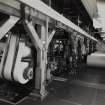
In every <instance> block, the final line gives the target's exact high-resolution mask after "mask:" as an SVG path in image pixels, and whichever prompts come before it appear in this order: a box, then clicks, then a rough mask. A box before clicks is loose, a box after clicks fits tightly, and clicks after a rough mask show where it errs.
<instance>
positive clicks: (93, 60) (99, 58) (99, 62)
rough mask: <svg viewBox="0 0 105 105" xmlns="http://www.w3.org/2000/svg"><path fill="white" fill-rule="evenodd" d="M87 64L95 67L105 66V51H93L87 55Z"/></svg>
mask: <svg viewBox="0 0 105 105" xmlns="http://www.w3.org/2000/svg"><path fill="white" fill-rule="evenodd" d="M87 65H88V66H94V67H105V53H102V52H95V53H92V54H91V55H89V56H88V57H87Z"/></svg>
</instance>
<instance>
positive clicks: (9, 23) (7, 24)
mask: <svg viewBox="0 0 105 105" xmlns="http://www.w3.org/2000/svg"><path fill="white" fill-rule="evenodd" d="M18 20H19V18H18V17H15V16H10V18H9V19H8V20H7V21H6V22H5V23H4V24H3V25H2V26H1V27H0V39H1V38H2V37H3V36H4V35H5V34H6V33H7V32H8V31H9V30H10V29H11V28H12V27H13V26H14V25H15V24H16V23H17V21H18Z"/></svg>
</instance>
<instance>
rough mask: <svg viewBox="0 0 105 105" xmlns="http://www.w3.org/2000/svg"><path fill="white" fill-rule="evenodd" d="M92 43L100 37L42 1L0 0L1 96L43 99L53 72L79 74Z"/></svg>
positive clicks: (13, 100)
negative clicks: (92, 34) (91, 33)
mask: <svg viewBox="0 0 105 105" xmlns="http://www.w3.org/2000/svg"><path fill="white" fill-rule="evenodd" d="M90 42H93V43H94V46H96V43H97V42H98V40H97V39H96V38H94V37H93V36H91V35H90V33H89V32H86V31H84V30H83V29H82V28H80V27H79V24H78V25H75V24H74V23H73V22H72V21H71V20H70V19H67V18H65V17H64V16H63V15H61V14H59V13H58V12H57V11H55V10H54V9H52V8H51V7H49V6H48V5H46V4H45V3H43V2H42V1H40V0H11V1H10V2H8V0H0V78H1V79H0V100H1V101H5V102H8V103H12V104H14V103H18V102H19V101H21V100H22V99H23V98H24V97H26V96H33V97H40V98H41V99H42V100H43V99H44V98H45V97H46V96H47V88H46V87H47V86H48V84H47V81H48V82H49V81H50V80H53V79H52V78H51V76H59V77H63V78H67V76H68V77H69V76H71V75H73V76H76V74H77V73H78V72H79V71H80V70H79V68H80V67H81V64H82V63H83V62H84V60H85V57H86V56H87V55H88V54H89V53H92V52H93V47H92V46H93V44H92V46H91V47H90V46H89V45H90V44H89V43H90ZM94 48H95V47H94ZM90 49H92V50H91V51H90Z"/></svg>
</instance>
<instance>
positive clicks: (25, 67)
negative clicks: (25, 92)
mask: <svg viewBox="0 0 105 105" xmlns="http://www.w3.org/2000/svg"><path fill="white" fill-rule="evenodd" d="M7 48H8V52H7V55H6V60H5V61H4V63H3V64H4V67H3V68H2V69H1V70H0V74H1V75H0V77H1V78H4V79H6V80H9V81H15V82H18V83H21V84H26V83H27V82H28V81H29V80H30V79H32V77H33V68H32V67H30V62H23V61H22V58H23V57H26V56H28V55H30V54H31V48H29V47H28V46H26V45H25V42H24V41H19V37H18V36H17V35H11V38H10V42H9V45H8V47H7Z"/></svg>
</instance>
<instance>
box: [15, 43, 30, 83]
mask: <svg viewBox="0 0 105 105" xmlns="http://www.w3.org/2000/svg"><path fill="white" fill-rule="evenodd" d="M30 53H31V50H30V48H28V47H26V46H25V44H24V43H23V42H20V43H19V51H18V55H17V59H16V63H15V68H14V74H13V75H14V79H15V81H17V82H19V83H21V84H25V83H27V82H28V81H29V80H30V78H28V77H27V78H24V72H25V69H26V68H27V67H28V66H29V63H28V62H21V59H22V57H24V56H27V55H29V54H30ZM30 70H31V69H29V71H30ZM27 73H28V72H27ZM26 75H28V74H26Z"/></svg>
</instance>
